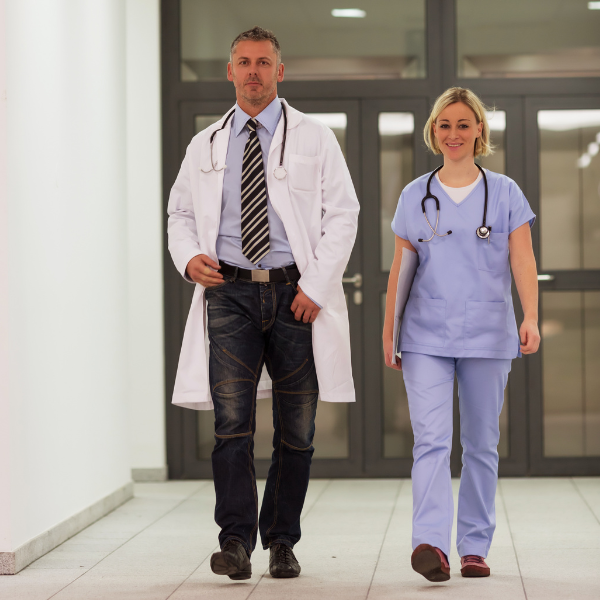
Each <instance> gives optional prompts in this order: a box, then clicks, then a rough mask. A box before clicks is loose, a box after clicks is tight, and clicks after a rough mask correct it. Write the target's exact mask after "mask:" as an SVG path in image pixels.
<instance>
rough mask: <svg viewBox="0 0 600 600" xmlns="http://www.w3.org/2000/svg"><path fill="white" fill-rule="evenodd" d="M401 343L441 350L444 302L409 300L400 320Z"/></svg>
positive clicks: (444, 339) (443, 335) (444, 324)
mask: <svg viewBox="0 0 600 600" xmlns="http://www.w3.org/2000/svg"><path fill="white" fill-rule="evenodd" d="M402 329H403V334H402V342H404V343H407V344H420V345H422V346H433V347H437V348H441V347H442V346H443V345H444V343H445V341H446V301H445V300H439V299H436V298H410V299H409V301H408V303H407V306H406V310H405V312H404V318H403V320H402Z"/></svg>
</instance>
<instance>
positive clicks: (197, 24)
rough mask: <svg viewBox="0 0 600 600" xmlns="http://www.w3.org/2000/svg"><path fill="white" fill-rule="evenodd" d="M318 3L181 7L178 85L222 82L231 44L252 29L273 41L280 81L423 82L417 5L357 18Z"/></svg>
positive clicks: (381, 6)
mask: <svg viewBox="0 0 600 600" xmlns="http://www.w3.org/2000/svg"><path fill="white" fill-rule="evenodd" d="M336 8H339V4H338V3H336V2H333V1H328V0H326V1H325V2H323V0H304V1H303V2H295V1H292V0H263V1H262V2H253V3H248V2H242V1H241V0H225V1H223V0H181V79H182V81H226V80H227V76H226V75H227V62H228V60H229V47H230V45H231V42H232V41H233V40H234V38H235V37H236V36H237V35H238V34H240V33H241V32H242V31H246V30H248V29H251V28H252V27H254V26H255V25H256V24H257V23H260V25H261V27H264V28H266V29H270V30H271V31H273V33H275V35H276V36H277V39H278V40H279V43H280V44H281V49H282V62H283V63H284V65H285V79H286V80H319V79H329V80H331V79H404V78H415V77H425V2H424V0H396V1H395V2H389V0H369V2H368V3H366V2H365V3H363V9H364V11H363V12H365V15H364V16H363V17H362V18H347V17H335V16H333V14H332V10H333V9H336Z"/></svg>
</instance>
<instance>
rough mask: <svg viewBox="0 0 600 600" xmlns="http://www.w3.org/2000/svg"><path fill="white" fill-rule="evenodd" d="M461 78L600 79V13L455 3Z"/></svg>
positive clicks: (511, 0)
mask: <svg viewBox="0 0 600 600" xmlns="http://www.w3.org/2000/svg"><path fill="white" fill-rule="evenodd" d="M456 25H457V44H458V52H457V58H458V65H457V66H458V75H459V77H598V76H599V75H600V11H597V10H588V3H587V2H586V1H581V2H553V3H550V2H548V0H527V2H523V1H522V0H503V2H497V1H496V0H456Z"/></svg>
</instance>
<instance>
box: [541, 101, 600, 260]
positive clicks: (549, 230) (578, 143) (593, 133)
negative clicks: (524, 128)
mask: <svg viewBox="0 0 600 600" xmlns="http://www.w3.org/2000/svg"><path fill="white" fill-rule="evenodd" d="M538 127H539V130H540V205H541V206H540V235H541V261H540V262H541V268H542V269H544V270H552V269H600V190H599V184H600V154H598V150H599V148H600V146H599V143H600V110H541V111H539V112H538Z"/></svg>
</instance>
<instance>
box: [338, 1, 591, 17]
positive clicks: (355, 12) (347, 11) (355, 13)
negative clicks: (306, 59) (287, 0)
mask: <svg viewBox="0 0 600 600" xmlns="http://www.w3.org/2000/svg"><path fill="white" fill-rule="evenodd" d="M590 4H600V2H597V3H593V2H592V3H590ZM331 14H332V15H333V16H334V17H349V18H351V19H352V18H353V19H363V18H364V17H366V16H367V11H365V10H362V9H360V8H334V9H333V10H332V11H331Z"/></svg>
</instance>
